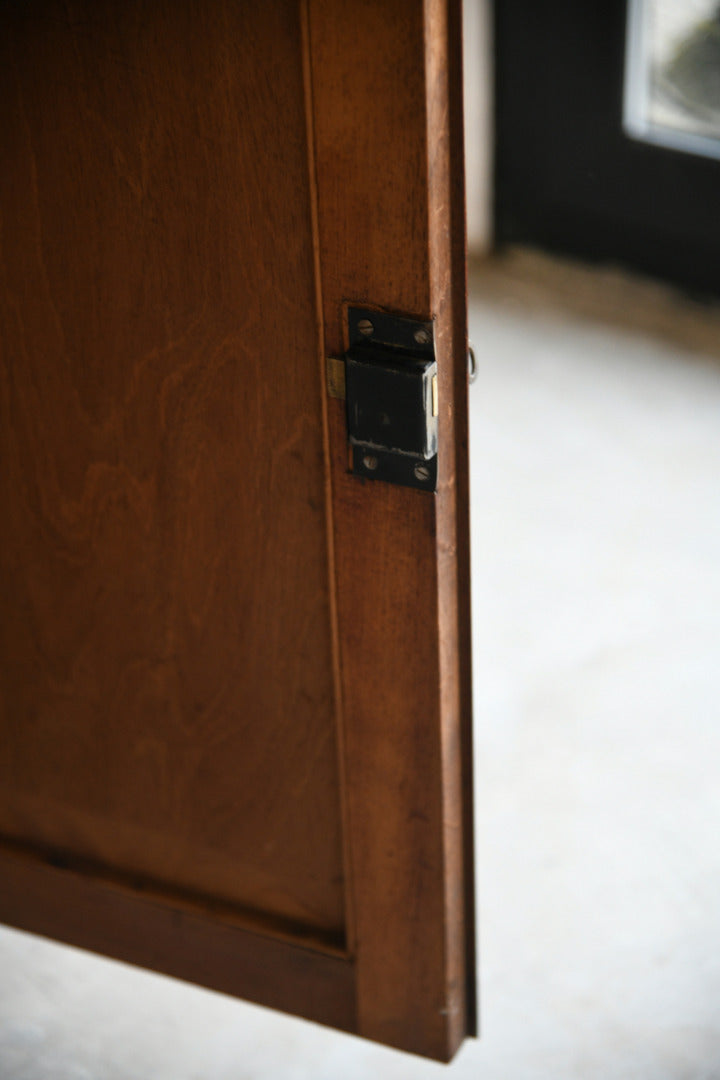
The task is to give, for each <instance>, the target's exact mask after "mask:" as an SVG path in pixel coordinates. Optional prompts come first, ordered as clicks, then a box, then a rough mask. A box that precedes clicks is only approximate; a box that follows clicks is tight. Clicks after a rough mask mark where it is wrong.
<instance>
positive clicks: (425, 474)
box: [415, 465, 430, 480]
mask: <svg viewBox="0 0 720 1080" xmlns="http://www.w3.org/2000/svg"><path fill="white" fill-rule="evenodd" d="M415 479H416V480H429V479H430V470H429V469H428V467H427V465H416V466H415Z"/></svg>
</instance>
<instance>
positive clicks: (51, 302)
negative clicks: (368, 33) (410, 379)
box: [0, 0, 345, 940]
mask: <svg viewBox="0 0 720 1080" xmlns="http://www.w3.org/2000/svg"><path fill="white" fill-rule="evenodd" d="M303 78H304V77H303V56H302V39H301V27H300V17H299V12H298V8H297V4H296V3H295V0H263V3H262V4H247V3H236V2H231V0H214V2H213V3H211V4H207V3H202V2H200V0H187V2H183V3H182V4H176V3H173V2H170V0H153V2H152V3H146V2H144V0H69V2H67V3H64V2H60V0H28V2H25V3H23V4H3V5H2V7H1V8H0V217H1V219H2V229H1V230H0V461H1V468H0V503H1V505H2V513H1V514H0V532H1V535H0V598H1V603H0V655H2V668H1V671H0V725H1V731H2V735H1V737H0V834H2V835H4V836H5V837H8V838H10V839H12V840H17V841H24V842H28V843H31V844H33V845H36V846H39V847H41V848H46V849H51V850H54V851H56V852H59V853H60V854H61V855H62V856H63V858H64V859H65V860H66V861H70V862H72V859H73V857H76V858H77V859H85V860H90V861H91V862H92V863H93V864H96V865H99V866H101V867H106V868H109V869H111V870H117V871H119V872H124V873H126V874H129V875H134V876H135V877H136V878H137V879H138V880H139V881H143V882H147V881H152V882H155V884H156V885H166V886H167V887H168V888H169V889H171V888H172V889H183V888H184V889H187V890H188V892H192V893H200V894H206V895H208V896H210V897H213V898H215V899H218V900H222V901H223V902H228V903H237V904H238V905H242V906H244V907H247V908H251V909H257V910H258V911H260V912H265V913H269V914H274V915H277V916H278V917H279V918H282V919H288V920H293V921H294V922H296V923H300V924H304V925H306V926H308V927H315V928H317V929H318V931H322V933H323V934H327V933H332V934H334V935H335V936H336V937H337V939H338V940H340V939H342V937H343V935H344V921H345V914H344V890H343V861H342V838H341V831H342V830H341V820H340V811H339V806H340V794H339V777H338V763H337V753H338V749H337V741H336V733H335V698H334V695H335V689H334V680H333V651H332V650H333V647H332V626H331V610H330V596H329V581H328V570H327V522H326V507H325V465H324V456H323V455H324V451H323V441H322V413H321V408H322V406H321V390H320V385H319V374H318V372H319V365H318V355H319V348H320V346H319V339H318V331H317V325H316V317H315V291H314V290H315V285H314V265H313V255H312V252H313V234H312V213H311V192H310V180H309V171H308V157H307V139H306V126H305V101H304V82H303Z"/></svg>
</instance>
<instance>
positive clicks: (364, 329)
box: [357, 319, 375, 337]
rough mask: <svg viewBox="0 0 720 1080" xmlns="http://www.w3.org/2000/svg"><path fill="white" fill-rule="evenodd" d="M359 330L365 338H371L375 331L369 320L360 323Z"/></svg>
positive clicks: (362, 320)
mask: <svg viewBox="0 0 720 1080" xmlns="http://www.w3.org/2000/svg"><path fill="white" fill-rule="evenodd" d="M357 328H358V330H359V331H360V333H361V334H362V335H363V337H371V335H372V332H373V330H374V329H375V327H374V326H373V324H372V323H371V322H370V320H369V319H361V320H360V322H359V323H358V324H357Z"/></svg>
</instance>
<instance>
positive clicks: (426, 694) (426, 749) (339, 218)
mask: <svg viewBox="0 0 720 1080" xmlns="http://www.w3.org/2000/svg"><path fill="white" fill-rule="evenodd" d="M352 8H353V10H352V18H350V17H349V16H348V14H347V12H346V10H345V9H344V8H343V7H341V6H340V5H337V4H336V3H334V2H333V0H311V2H310V11H311V16H312V18H311V30H312V33H311V54H312V72H313V95H314V102H315V142H316V169H317V186H318V208H319V239H320V245H319V265H320V268H321V277H322V298H323V319H324V327H325V335H326V345H327V351H328V353H329V354H330V355H333V354H334V355H340V354H341V353H342V352H343V350H344V348H345V347H346V345H347V342H346V340H345V338H344V328H343V314H344V304H345V302H348V301H350V302H360V303H363V304H366V305H369V306H371V307H372V306H374V305H377V304H381V305H382V306H383V307H385V308H387V309H389V310H395V311H398V312H404V313H408V314H412V315H415V316H417V317H419V318H422V319H429V318H433V319H434V320H435V334H436V351H437V359H438V377H439V385H440V418H439V424H440V431H439V447H440V449H439V486H438V492H437V495H431V494H426V493H419V492H417V491H414V490H410V489H407V488H401V487H395V486H392V485H388V484H382V483H374V482H372V481H363V480H360V479H358V478H357V477H355V476H351V475H349V474H348V472H347V464H346V450H345V418H344V412H343V406H342V403H340V402H338V401H336V400H329V401H328V415H329V426H330V444H331V448H332V454H333V457H332V465H333V471H332V484H333V509H334V515H333V521H334V528H335V531H334V547H335V559H336V580H337V595H338V618H339V637H340V642H341V648H342V654H341V655H342V697H343V708H344V712H343V734H344V744H343V745H344V761H345V788H344V790H345V793H346V800H347V801H346V812H347V815H348V821H349V829H348V838H349V845H350V860H351V866H352V875H353V883H354V888H353V918H352V921H351V924H350V934H351V940H352V941H353V942H354V945H355V948H356V954H357V956H356V962H357V1003H358V1030H359V1031H360V1033H361V1034H365V1035H367V1036H369V1037H371V1038H375V1039H379V1040H381V1041H383V1042H387V1043H390V1044H392V1045H396V1046H402V1047H404V1048H411V1049H414V1050H415V1051H416V1052H418V1053H422V1054H427V1055H430V1056H433V1057H439V1058H441V1059H447V1058H449V1057H451V1056H452V1054H453V1053H454V1051H455V1049H456V1048H457V1046H458V1045H459V1044H460V1042H461V1041H462V1039H463V1038H464V1036H465V1035H466V1034H467V1033H468V1031H472V1030H473V1029H474V998H473V995H472V993H471V992H469V989H468V988H469V987H471V986H473V985H474V977H475V970H474V955H473V950H472V930H471V926H472V922H473V919H474V911H473V910H472V908H473V901H472V888H471V879H472V869H471V867H472V854H471V827H470V819H471V815H470V814H469V813H468V807H469V805H470V803H469V798H470V797H469V791H470V778H469V776H468V775H467V773H466V774H463V762H464V753H465V752H466V751H467V749H468V733H469V728H470V724H471V711H470V710H471V707H470V687H469V664H468V663H466V662H465V657H464V656H463V658H462V660H461V652H465V653H466V654H467V655H468V656H469V618H468V616H469V608H468V606H467V596H468V586H469V582H468V576H467V570H466V561H465V565H464V566H463V568H462V570H461V571H460V573H458V551H459V544H461V543H462V544H466V536H464V537H463V538H462V541H459V539H458V533H459V531H460V530H461V529H465V532H466V534H467V519H466V515H467V464H466V460H465V459H466V456H467V396H466V395H467V377H466V370H465V334H466V318H465V316H466V312H465V277H464V258H463V251H464V218H463V202H462V188H461V189H460V191H458V190H457V189H454V188H453V187H452V183H457V181H456V180H455V176H456V172H455V170H456V169H457V167H458V165H459V164H460V165H461V160H462V131H461V118H462V108H461V99H460V97H459V96H458V93H457V90H458V83H457V79H456V76H459V74H460V65H459V60H460V41H459V5H457V4H452V3H451V4H447V3H446V2H444V0H432V2H428V3H425V4H420V3H417V2H415V0H395V2H393V3H390V4H382V3H377V2H375V0H362V2H358V3H357V4H353V5H352ZM349 58H353V60H352V62H351V61H350V60H349ZM453 67H455V68H456V73H455V75H451V76H449V75H448V72H449V70H452V68H453ZM451 79H452V80H454V81H452V82H451ZM381 88H382V90H381ZM451 166H454V168H453V169H452V170H451ZM460 184H461V185H462V180H460ZM451 209H452V217H451ZM461 554H462V557H463V559H464V560H465V557H466V555H467V548H466V547H464V548H462V549H461ZM462 590H465V594H464V595H461V592H462Z"/></svg>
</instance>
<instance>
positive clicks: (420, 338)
mask: <svg viewBox="0 0 720 1080" xmlns="http://www.w3.org/2000/svg"><path fill="white" fill-rule="evenodd" d="M413 337H414V338H415V340H416V341H417V343H418V345H427V343H428V342H429V341H430V335H429V334H428V332H427V330H426V329H425V328H424V327H423V326H421V327H420V329H419V330H416V331H415V333H414V334H413Z"/></svg>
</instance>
